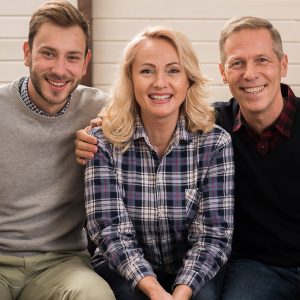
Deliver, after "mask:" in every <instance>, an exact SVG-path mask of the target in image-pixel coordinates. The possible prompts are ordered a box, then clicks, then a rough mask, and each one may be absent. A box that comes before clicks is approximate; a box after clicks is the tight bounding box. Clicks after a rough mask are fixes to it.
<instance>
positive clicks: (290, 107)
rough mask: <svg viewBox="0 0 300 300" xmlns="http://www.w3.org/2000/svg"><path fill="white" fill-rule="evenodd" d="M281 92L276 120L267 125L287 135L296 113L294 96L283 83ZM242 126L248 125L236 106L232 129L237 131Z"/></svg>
mask: <svg viewBox="0 0 300 300" xmlns="http://www.w3.org/2000/svg"><path fill="white" fill-rule="evenodd" d="M281 94H282V97H283V99H284V103H283V109H282V111H281V113H280V115H279V116H278V118H277V119H276V121H275V122H274V123H273V124H272V125H271V126H269V127H268V129H270V128H274V129H276V130H277V131H278V132H279V133H281V134H282V135H283V136H286V137H289V136H290V135H291V131H292V124H293V122H294V119H295V114H296V104H295V100H296V96H295V94H294V93H293V91H292V89H291V88H290V87H289V86H288V85H286V84H283V83H282V84H281ZM242 126H245V127H249V126H248V124H247V122H246V120H245V119H244V117H243V115H242V112H241V109H240V107H239V106H238V109H237V112H236V116H235V119H234V124H233V129H232V131H233V132H235V131H238V130H239V129H240V128H241V127H242Z"/></svg>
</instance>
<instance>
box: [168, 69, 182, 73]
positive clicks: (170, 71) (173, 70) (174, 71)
mask: <svg viewBox="0 0 300 300" xmlns="http://www.w3.org/2000/svg"><path fill="white" fill-rule="evenodd" d="M179 72H180V70H179V69H177V68H173V69H170V70H168V73H169V74H177V73H179Z"/></svg>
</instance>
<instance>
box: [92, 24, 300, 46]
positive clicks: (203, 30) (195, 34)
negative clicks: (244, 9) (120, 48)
mask: <svg viewBox="0 0 300 300" xmlns="http://www.w3.org/2000/svg"><path fill="white" fill-rule="evenodd" d="M273 23H274V25H275V26H276V27H277V28H278V30H279V31H280V32H281V35H282V40H283V41H284V42H295V41H299V32H300V20H299V21H276V22H273ZM160 24H162V25H166V26H170V27H171V28H174V29H176V30H180V31H182V32H183V33H184V34H185V35H186V36H187V37H188V38H189V39H190V40H191V41H192V42H217V41H218V40H219V37H220V31H221V29H222V27H223V26H224V20H169V19H165V20H164V19H155V20H149V19H145V20H133V19H126V20H123V19H115V20H107V19H95V20H94V21H93V40H94V41H128V40H130V39H131V38H132V37H133V36H134V35H135V34H137V33H138V32H140V31H142V30H143V29H144V28H145V27H147V26H150V25H160Z"/></svg>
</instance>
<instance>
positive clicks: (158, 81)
mask: <svg viewBox="0 0 300 300" xmlns="http://www.w3.org/2000/svg"><path fill="white" fill-rule="evenodd" d="M166 84H167V83H166V74H165V72H160V71H157V72H156V74H155V78H154V83H153V86H154V87H156V88H158V89H163V88H165V87H166Z"/></svg>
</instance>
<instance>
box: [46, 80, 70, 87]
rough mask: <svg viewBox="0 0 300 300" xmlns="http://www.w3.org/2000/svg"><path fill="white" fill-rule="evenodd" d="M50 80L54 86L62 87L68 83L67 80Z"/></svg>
mask: <svg viewBox="0 0 300 300" xmlns="http://www.w3.org/2000/svg"><path fill="white" fill-rule="evenodd" d="M48 82H49V83H50V84H51V85H54V86H57V87H62V86H64V85H66V84H67V82H56V81H51V80H48Z"/></svg>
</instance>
